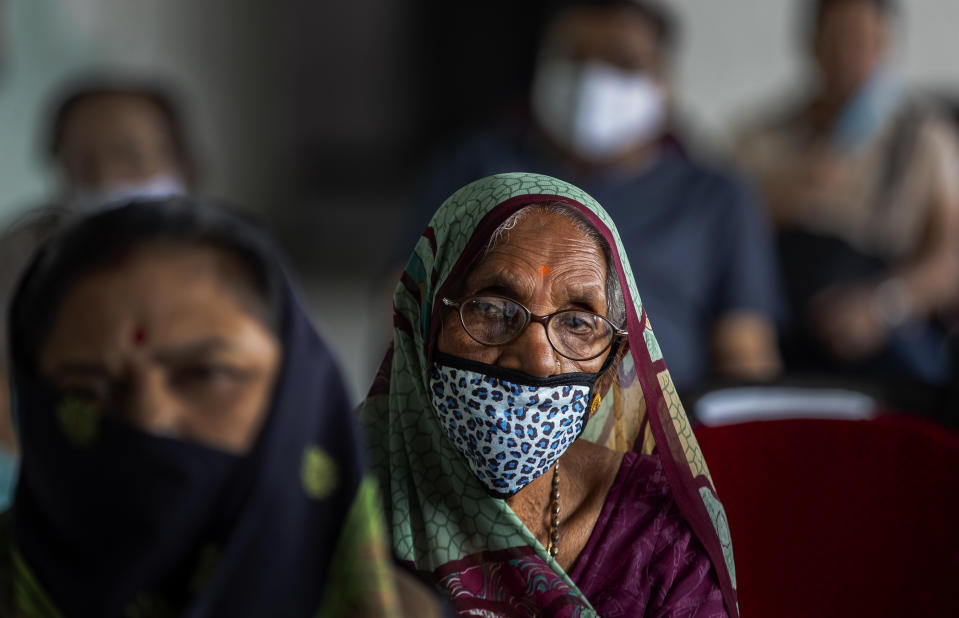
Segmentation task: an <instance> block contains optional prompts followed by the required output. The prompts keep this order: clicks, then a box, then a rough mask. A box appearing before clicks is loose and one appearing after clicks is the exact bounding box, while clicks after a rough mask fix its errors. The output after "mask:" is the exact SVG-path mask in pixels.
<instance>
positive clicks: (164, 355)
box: [152, 337, 230, 363]
mask: <svg viewBox="0 0 959 618" xmlns="http://www.w3.org/2000/svg"><path fill="white" fill-rule="evenodd" d="M229 347H230V342H229V341H227V340H226V339H224V338H222V337H208V338H206V339H200V340H197V341H190V342H188V343H184V344H179V345H172V346H168V347H166V348H161V349H159V350H156V351H155V352H154V353H153V354H152V356H153V358H154V359H156V360H158V361H160V362H161V363H166V362H177V361H183V360H188V359H190V358H194V357H197V356H203V355H204V354H210V353H211V352H217V351H219V350H223V349H226V348H229Z"/></svg>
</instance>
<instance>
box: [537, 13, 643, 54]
mask: <svg viewBox="0 0 959 618" xmlns="http://www.w3.org/2000/svg"><path fill="white" fill-rule="evenodd" d="M545 41H546V44H547V46H551V47H554V48H555V47H574V48H577V49H582V50H586V51H592V50H596V51H601V50H603V49H608V48H616V49H617V50H620V51H622V50H629V51H632V52H634V53H637V54H641V53H652V52H655V51H657V50H658V48H659V44H660V40H659V35H658V33H657V31H656V28H655V26H654V25H653V23H652V22H651V21H650V20H649V19H648V18H646V17H645V16H644V15H643V14H642V13H640V12H639V11H637V10H635V9H631V8H629V7H573V8H569V9H566V10H564V11H562V12H560V13H559V14H558V15H556V17H555V18H554V19H553V20H552V21H551V22H550V25H549V27H548V29H547V33H546V38H545Z"/></svg>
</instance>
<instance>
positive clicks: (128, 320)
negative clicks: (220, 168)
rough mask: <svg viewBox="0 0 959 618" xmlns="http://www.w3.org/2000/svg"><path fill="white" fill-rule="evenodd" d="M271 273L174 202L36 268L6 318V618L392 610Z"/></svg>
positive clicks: (86, 230)
mask: <svg viewBox="0 0 959 618" xmlns="http://www.w3.org/2000/svg"><path fill="white" fill-rule="evenodd" d="M283 272H284V271H283V268H282V266H281V261H280V260H279V258H278V257H277V253H276V251H275V249H274V247H273V245H272V243H271V242H270V240H269V239H267V238H265V237H264V235H263V234H262V233H261V232H260V231H259V230H258V228H257V227H256V226H254V225H252V224H250V223H249V222H247V221H246V220H245V219H242V218H240V217H238V216H236V215H233V214H230V213H228V212H226V211H224V210H221V209H219V208H216V207H213V206H209V205H204V204H198V203H195V202H193V201H190V200H186V199H174V200H172V201H166V202H152V203H150V202H147V203H139V204H133V205H130V206H126V207H121V208H116V209H113V210H110V211H106V212H104V213H101V214H98V215H95V216H93V217H91V218H89V219H86V220H81V221H80V222H78V223H76V224H74V225H73V226H72V227H70V228H68V229H67V230H65V231H64V232H63V233H62V234H61V235H60V236H59V237H57V238H56V239H54V241H53V242H52V244H50V245H48V246H47V247H46V249H45V250H44V251H42V252H41V254H40V255H39V257H38V258H37V259H36V260H35V261H34V263H33V265H32V267H31V268H30V270H29V271H28V273H27V275H26V278H25V280H24V281H23V282H22V283H21V285H20V289H19V292H18V295H17V297H16V299H15V302H14V305H13V308H12V314H11V325H12V328H11V350H12V370H13V371H12V376H13V387H14V399H15V410H16V413H17V417H18V421H19V430H20V438H21V440H22V445H23V464H22V477H21V480H20V484H19V487H18V490H17V494H16V499H15V502H14V505H13V509H12V521H11V520H9V519H7V520H4V522H3V525H2V527H0V534H2V537H0V538H2V542H3V543H4V546H5V550H4V551H3V553H2V554H0V561H2V563H3V565H2V566H3V567H4V568H3V570H2V572H3V573H4V576H3V577H2V579H0V590H2V594H0V605H2V607H0V614H2V615H29V616H61V615H67V616H134V617H139V616H143V617H147V616H151V617H152V616H173V615H177V616H179V615H184V616H230V617H235V616H318V615H319V616H355V615H364V616H383V615H385V616H391V615H397V614H398V612H399V608H398V607H397V603H398V597H397V592H396V587H395V586H394V584H393V580H392V577H391V576H390V566H389V564H390V561H389V560H390V559H389V553H388V550H387V545H386V544H385V536H384V535H383V529H382V528H381V527H380V526H381V524H380V522H381V518H382V516H381V515H378V511H377V508H376V507H377V504H376V500H375V496H376V492H375V491H374V487H375V481H373V480H372V479H367V478H366V477H364V474H363V467H362V461H363V458H362V457H361V453H362V449H360V448H359V447H358V444H359V442H358V439H357V433H356V431H355V428H354V424H353V422H352V421H351V415H350V413H349V410H350V406H349V401H348V398H347V395H346V392H345V390H344V386H343V383H342V381H341V378H340V376H339V373H338V371H337V368H336V366H335V365H334V363H333V360H332V358H331V355H330V352H329V351H328V349H327V347H326V346H325V344H324V343H323V342H322V341H321V340H320V338H319V337H318V336H317V334H316V332H315V331H314V329H313V327H312V326H311V324H310V321H309V319H308V317H307V314H306V311H305V310H304V308H303V306H302V305H301V304H300V301H299V300H298V297H297V295H296V294H295V293H294V291H293V289H292V288H291V285H290V283H289V281H287V279H286V278H285V276H284V274H283ZM417 615H422V614H421V613H418V614H417Z"/></svg>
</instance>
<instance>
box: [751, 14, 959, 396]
mask: <svg viewBox="0 0 959 618" xmlns="http://www.w3.org/2000/svg"><path fill="white" fill-rule="evenodd" d="M803 5H804V6H805V7H806V8H807V12H808V22H809V30H808V38H807V41H808V49H809V53H810V56H811V60H812V65H813V67H814V70H815V73H816V78H817V79H816V81H815V85H814V86H813V91H812V92H813V94H812V96H811V97H810V98H809V99H807V100H802V101H800V102H798V104H796V105H793V106H792V107H790V108H788V109H786V110H785V111H783V112H781V113H778V114H776V115H774V117H773V118H772V120H769V121H765V122H762V123H760V124H759V125H758V126H755V127H752V128H750V129H749V130H748V131H746V132H745V133H744V135H743V137H742V139H741V141H740V143H739V145H738V158H739V160H740V162H741V163H742V165H743V167H744V168H745V170H746V171H747V172H748V173H749V174H751V175H752V177H753V178H754V180H755V182H756V184H757V186H758V187H759V189H760V190H761V192H762V195H763V197H764V199H765V202H766V204H767V205H768V207H769V209H770V213H771V217H772V219H773V221H774V222H775V224H776V226H777V227H778V230H779V240H780V258H781V262H782V266H783V276H784V278H785V283H786V287H787V290H788V295H789V300H790V303H791V305H792V309H793V316H794V318H795V324H794V326H793V328H792V329H791V332H790V333H789V335H788V336H787V339H788V340H789V343H788V345H787V356H788V362H789V363H790V365H791V366H792V367H794V368H800V369H810V368H815V369H821V368H833V369H836V370H841V371H853V372H859V373H861V372H866V373H868V374H876V373H881V374H886V375H904V376H910V377H912V378H918V379H921V380H924V381H929V382H942V381H944V380H947V379H948V377H949V372H950V360H949V351H948V349H947V346H946V343H945V342H946V339H945V329H944V328H943V327H942V326H941V325H940V324H938V323H936V321H935V320H934V319H933V318H934V316H935V315H936V314H937V312H940V311H944V310H948V309H950V308H953V307H955V303H956V300H957V293H959V149H957V142H956V135H955V131H954V127H953V126H952V124H951V123H950V122H949V121H948V119H947V118H946V117H945V116H944V115H943V114H941V113H940V112H939V110H938V109H936V108H935V106H934V105H933V104H931V103H930V102H929V101H926V100H924V99H923V98H921V97H918V96H916V95H911V94H910V93H908V92H907V90H906V88H905V87H904V85H903V84H902V83H901V82H900V81H899V79H897V77H896V75H895V74H894V71H893V69H892V68H891V66H890V55H891V53H890V52H891V50H892V43H893V41H892V39H893V34H894V29H895V26H896V19H895V17H896V10H897V9H896V7H895V4H894V2H892V0H814V1H809V2H804V3H803Z"/></svg>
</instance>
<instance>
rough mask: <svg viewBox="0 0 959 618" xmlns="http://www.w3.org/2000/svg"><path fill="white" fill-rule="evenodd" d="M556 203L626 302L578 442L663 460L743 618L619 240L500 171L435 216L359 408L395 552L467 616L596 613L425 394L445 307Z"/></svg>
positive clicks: (718, 527) (725, 552) (599, 215)
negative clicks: (513, 221) (503, 238)
mask: <svg viewBox="0 0 959 618" xmlns="http://www.w3.org/2000/svg"><path fill="white" fill-rule="evenodd" d="M551 202H562V203H564V204H567V205H569V206H572V207H574V208H576V209H577V210H579V211H580V212H581V213H582V214H583V215H584V216H585V217H586V218H587V220H588V221H589V222H590V223H591V224H592V225H593V227H594V228H596V230H597V231H599V233H600V234H602V235H603V237H604V238H605V239H606V241H607V243H608V244H609V246H610V248H611V250H612V254H613V261H614V263H615V266H616V270H617V274H618V277H619V282H620V286H621V287H622V289H623V294H624V297H625V302H626V325H625V329H626V330H627V331H628V333H629V334H628V346H627V347H626V348H625V350H624V353H623V354H622V355H621V356H620V357H618V358H617V361H616V362H615V363H614V364H613V365H612V367H611V368H610V370H609V371H608V373H606V374H604V376H603V378H601V379H600V383H598V384H597V387H596V388H597V392H598V393H599V394H600V395H601V403H600V404H599V406H598V408H597V409H595V411H594V413H593V414H592V416H591V418H590V419H589V421H588V423H587V425H586V428H585V430H584V432H583V434H582V435H581V436H580V439H582V440H588V441H590V442H594V443H596V444H599V445H602V446H605V447H607V448H610V449H613V450H617V451H623V452H625V451H635V452H638V453H645V454H656V455H658V456H659V458H660V461H661V462H662V467H663V471H664V472H665V474H666V477H667V479H668V481H669V487H670V491H671V493H672V496H673V498H674V500H675V502H676V504H677V505H678V506H679V508H680V510H681V511H682V514H683V517H684V518H685V519H686V521H687V522H688V524H689V526H690V527H691V528H692V530H693V532H694V533H695V535H696V537H697V538H698V539H699V541H700V542H701V543H702V545H703V546H704V547H705V549H706V551H707V552H708V554H709V557H710V560H711V562H712V565H713V567H714V569H715V571H716V574H717V578H718V581H719V585H720V587H721V588H722V592H723V598H724V600H725V604H726V610H727V612H728V614H729V615H730V616H731V617H733V618H735V617H737V616H738V615H739V610H738V606H737V600H736V573H735V566H734V562H733V554H732V544H731V542H730V536H729V527H728V525H727V522H726V515H725V512H724V510H723V506H722V504H721V503H720V501H719V499H718V497H717V495H716V492H715V489H714V488H713V484H712V480H711V478H710V475H709V470H708V469H707V467H706V462H705V460H704V458H703V455H702V452H701V451H700V450H699V446H698V444H697V443H696V437H695V436H694V435H693V432H692V428H691V426H690V423H689V420H688V419H687V417H686V413H685V411H684V410H683V406H682V403H681V402H680V400H679V397H678V395H677V394H676V389H675V387H674V386H673V382H672V378H670V375H669V371H668V369H667V368H666V362H665V360H664V359H663V355H662V353H661V351H660V349H659V345H658V344H657V342H656V337H655V336H654V335H653V330H652V326H651V325H650V321H649V318H648V317H647V315H646V311H645V310H644V308H643V304H642V301H641V300H640V297H639V293H638V291H637V287H636V281H635V279H634V278H633V274H632V271H631V270H630V267H629V262H628V260H627V259H626V258H625V255H626V253H625V251H624V250H623V245H622V242H621V241H620V238H619V233H618V232H617V231H616V227H615V225H614V224H613V222H612V219H611V218H610V217H609V215H608V214H607V213H606V211H605V210H603V208H602V206H600V205H599V204H598V203H597V202H596V201H595V200H594V199H593V198H592V197H590V196H589V195H588V194H586V193H585V192H584V191H582V190H581V189H579V188H577V187H574V186H573V185H570V184H568V183H566V182H563V181H562V180H557V179H555V178H550V177H549V176H542V175H539V174H529V173H513V174H497V175H495V176H489V177H487V178H483V179H481V180H477V181H476V182H473V183H471V184H469V185H467V186H465V187H463V188H462V189H460V190H459V191H457V192H456V193H454V194H453V195H452V196H450V198H449V199H447V200H446V201H445V202H444V203H443V205H442V206H440V208H439V210H437V212H436V214H435V215H433V219H432V220H431V221H430V224H429V226H428V227H427V229H426V231H425V232H424V233H423V236H422V237H421V238H420V239H419V241H418V242H417V244H416V247H415V248H414V251H413V255H412V256H411V257H410V259H409V261H408V262H407V265H406V269H405V271H404V272H403V274H402V277H401V281H400V283H399V284H398V285H397V287H396V292H395V293H394V295H393V306H394V317H393V323H394V336H393V345H392V346H391V348H390V349H389V351H388V352H387V354H386V358H385V359H384V361H383V364H382V365H381V367H380V370H379V373H378V375H377V377H376V380H375V381H374V383H373V386H372V388H371V389H370V393H369V395H368V396H367V399H366V401H365V402H364V403H363V404H362V416H363V420H364V423H365V427H366V434H367V437H368V439H369V441H370V444H371V453H372V465H373V469H374V470H375V471H376V473H377V475H378V476H379V477H380V482H381V484H382V486H383V492H384V494H385V495H386V496H387V500H386V509H387V514H388V515H387V518H388V519H389V521H390V525H391V532H392V539H393V550H394V552H396V554H397V557H398V558H399V559H400V560H403V561H406V562H408V563H409V564H411V565H412V566H413V568H415V569H417V570H419V571H420V572H422V573H424V574H426V575H427V576H429V577H431V578H433V580H434V581H436V582H437V583H438V584H439V585H440V586H441V587H442V588H444V589H445V590H446V591H447V593H448V594H449V596H450V598H451V601H452V604H453V605H454V607H456V608H458V609H460V610H462V611H464V612H465V613H467V614H469V613H470V612H472V611H474V610H476V609H477V608H484V609H487V610H489V611H490V613H491V615H492V614H496V612H497V611H499V612H505V613H508V614H509V615H517V616H533V615H536V616H540V615H542V616H555V617H567V616H577V617H587V616H595V615H596V613H595V610H594V609H593V608H592V606H591V605H590V602H589V599H587V598H586V597H585V596H584V595H583V594H582V592H581V591H580V590H579V589H578V588H577V586H576V584H575V582H573V581H572V579H571V578H570V577H569V575H568V574H567V573H566V572H565V571H564V570H563V568H562V567H561V566H560V565H559V563H557V562H556V561H555V560H554V559H553V558H552V557H550V555H549V554H548V553H547V551H546V549H545V548H544V547H543V546H542V544H541V543H540V542H539V541H538V540H537V539H536V537H535V535H533V534H532V533H531V532H530V531H529V530H528V529H527V528H526V527H525V526H524V525H523V522H522V521H521V520H520V519H519V518H518V517H517V516H516V514H515V513H513V511H512V510H511V509H510V508H509V506H508V505H507V504H506V502H505V501H503V500H499V499H495V498H492V497H490V496H489V495H488V493H487V491H486V490H485V488H484V487H483V486H482V485H481V484H480V482H479V481H478V480H477V479H476V477H475V476H474V475H473V473H472V472H471V471H470V469H469V466H468V465H467V463H466V461H465V459H464V458H463V457H462V456H461V455H460V454H459V452H458V451H457V450H456V449H455V447H454V446H453V443H452V441H451V440H449V438H448V437H447V435H446V433H445V430H444V429H442V428H441V426H440V424H439V422H438V421H437V420H436V415H435V414H434V413H433V412H432V403H431V399H430V395H429V392H430V391H429V385H428V373H429V368H430V365H431V362H432V356H433V351H434V349H435V344H436V338H437V336H438V334H439V329H440V323H441V319H440V311H441V307H442V298H443V297H444V296H445V295H448V294H449V290H450V289H451V288H452V287H453V286H455V285H456V284H457V283H458V282H459V281H462V279H463V278H464V277H465V276H466V275H467V274H468V273H469V271H470V268H471V267H472V266H473V265H474V264H475V263H476V262H477V261H478V260H479V259H481V257H482V255H483V252H484V251H485V249H486V247H487V246H488V242H489V239H490V237H491V235H492V234H493V232H494V231H495V230H496V228H497V227H498V226H499V225H500V224H501V223H502V222H503V221H505V220H506V219H507V218H508V217H509V216H510V215H512V214H513V213H515V212H517V211H518V210H520V209H521V208H523V207H524V206H529V205H532V204H540V203H551ZM651 259H655V258H651ZM544 608H546V609H544ZM496 615H499V614H496Z"/></svg>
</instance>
